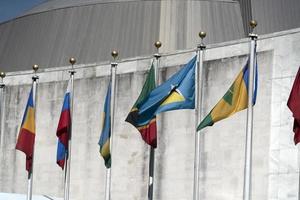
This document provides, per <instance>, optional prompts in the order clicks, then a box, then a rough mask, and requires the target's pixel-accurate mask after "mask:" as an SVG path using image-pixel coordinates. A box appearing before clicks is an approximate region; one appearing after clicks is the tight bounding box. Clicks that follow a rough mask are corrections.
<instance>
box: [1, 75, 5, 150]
mask: <svg viewBox="0 0 300 200" xmlns="http://www.w3.org/2000/svg"><path fill="white" fill-rule="evenodd" d="M5 76H6V74H5V73H4V72H0V78H1V81H0V149H1V148H2V147H3V140H4V110H5V109H4V106H5V95H4V94H5V84H4V82H3V79H4V78H5Z"/></svg>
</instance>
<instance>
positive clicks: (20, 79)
mask: <svg viewBox="0 0 300 200" xmlns="http://www.w3.org/2000/svg"><path fill="white" fill-rule="evenodd" d="M248 52H249V43H248V39H243V40H238V41H232V42H228V43H222V44H218V45H214V46H208V50H207V51H206V53H205V63H204V68H205V69H204V74H203V76H204V85H203V86H204V91H203V93H204V102H203V109H202V110H203V113H204V115H205V114H207V113H208V112H209V111H210V109H211V108H212V106H214V105H215V103H216V102H217V101H218V100H219V99H220V98H221V97H222V96H223V95H224V93H225V92H226V91H227V89H228V88H229V86H230V85H231V83H232V81H233V80H234V78H235V77H236V75H237V74H238V73H239V71H240V70H241V68H242V67H243V65H244V64H245V62H246V59H247V53H248ZM258 52H259V53H258V65H259V90H258V97H257V104H256V106H255V108H254V132H253V187H252V195H253V200H266V199H269V200H283V199H284V200H296V199H297V190H298V174H299V168H298V150H297V148H296V147H295V146H294V145H293V133H292V125H293V121H292V117H291V113H290V112H289V110H288V108H287V107H286V101H287V98H288V95H289V92H290V89H291V86H292V83H293V79H294V77H295V75H296V72H297V69H298V66H299V63H300V29H296V30H292V31H288V32H283V33H278V34H272V35H266V36H262V37H260V40H259V41H258ZM193 54H194V52H193V50H186V51H181V52H174V53H172V54H168V55H167V54H166V55H164V56H163V57H162V58H161V66H162V67H161V69H160V80H161V81H164V80H166V79H167V78H168V77H169V76H170V75H172V74H173V73H174V72H176V71H177V70H178V69H179V68H180V66H181V65H183V64H184V63H186V62H187V61H188V60H189V59H190V58H191V57H192V55H193ZM150 63H151V56H149V57H143V58H133V59H131V60H123V61H121V62H120V64H119V66H118V81H117V97H116V117H115V133H114V143H113V160H112V162H113V165H112V199H115V200H118V199H124V200H133V199H134V200H141V199H146V196H147V180H148V178H147V175H148V159H149V148H148V146H147V145H145V144H144V143H143V141H142V140H141V138H140V136H139V133H138V132H137V131H136V129H135V128H133V127H132V126H131V125H130V124H127V123H125V122H124V119H125V117H126V115H127V113H128V111H129V110H130V108H131V106H132V104H133V103H134V101H135V99H136V98H137V96H138V94H139V92H140V90H141V88H142V85H143V82H144V80H145V76H146V75H145V74H146V70H147V69H148V68H149V65H150ZM76 68H77V73H76V75H75V77H76V80H75V100H74V101H75V107H74V133H73V141H72V147H73V149H72V166H71V199H72V200H85V199H88V200H96V199H97V200H98V199H104V191H105V167H104V165H103V160H102V158H101V157H100V155H99V152H98V150H99V147H98V145H97V142H98V139H99V135H100V124H101V123H100V122H101V112H102V108H103V103H104V97H105V93H106V89H107V84H108V81H109V77H108V75H109V73H110V67H109V64H105V63H104V64H103V65H97V66H94V65H78V66H76ZM41 71H42V72H41V73H40V74H39V76H40V84H39V88H38V90H39V91H38V107H37V136H36V154H35V163H34V169H35V171H34V173H35V174H34V193H35V194H40V195H42V194H47V195H50V196H57V197H62V195H63V172H62V171H61V170H60V168H59V167H58V166H57V165H56V164H55V156H56V140H57V139H56V136H55V131H56V127H57V122H58V118H59V114H60V109H61V104H62V100H63V94H64V92H65V89H66V84H67V79H68V77H69V75H68V72H67V71H68V68H57V69H53V68H52V69H44V70H41ZM31 76H32V74H31V73H30V72H28V71H27V72H14V73H10V74H9V76H8V77H7V78H5V83H6V85H7V87H6V90H5V102H3V101H1V102H2V103H1V105H2V104H4V105H5V106H4V107H2V108H3V109H2V110H4V119H3V120H2V121H3V123H1V137H0V138H1V142H0V144H1V146H0V148H1V149H0V191H1V192H11V193H26V187H27V185H26V183H27V182H26V171H25V156H24V154H23V153H20V152H16V150H15V149H14V147H15V143H16V138H17V134H18V130H19V125H20V122H21V118H22V115H23V111H24V108H25V104H26V100H27V98H28V93H29V90H30V83H31ZM245 122H246V111H242V112H240V113H237V114H236V115H234V116H232V117H231V118H229V119H226V120H223V121H221V122H218V123H216V124H215V125H214V126H213V127H208V128H206V129H204V130H203V131H201V133H200V134H201V171H200V174H201V179H200V180H201V182H200V191H201V197H202V198H201V199H203V200H208V199H209V200H221V199H222V200H224V199H225V200H240V199H242V190H243V170H244V148H245V129H246V127H245ZM193 127H194V112H193V110H185V111H172V112H168V113H165V114H161V115H159V116H158V129H159V142H158V149H157V153H156V166H155V169H156V171H155V188H154V190H155V191H154V193H155V199H159V200H173V199H175V200H189V199H191V198H192V190H193V166H194V164H193V161H194V130H193Z"/></svg>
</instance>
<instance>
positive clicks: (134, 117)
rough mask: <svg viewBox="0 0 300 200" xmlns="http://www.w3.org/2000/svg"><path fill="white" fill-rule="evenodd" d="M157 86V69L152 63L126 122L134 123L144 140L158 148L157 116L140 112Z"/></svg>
mask: <svg viewBox="0 0 300 200" xmlns="http://www.w3.org/2000/svg"><path fill="white" fill-rule="evenodd" d="M154 88H155V71H154V66H153V64H152V66H151V68H150V70H149V73H148V76H147V78H146V81H145V83H144V86H143V89H142V91H141V93H140V95H139V97H138V99H137V100H136V102H135V104H134V105H133V107H132V109H131V110H130V112H129V114H128V116H127V118H126V120H125V121H126V122H129V123H130V124H132V125H133V126H134V127H135V128H136V129H138V131H139V132H140V134H141V136H142V138H143V140H144V141H145V142H146V143H147V144H149V145H150V146H152V147H153V148H156V146H157V129H156V116H155V115H154V116H151V118H150V119H149V116H148V114H147V113H143V114H139V109H140V106H141V105H143V103H144V101H145V100H147V97H148V96H149V94H150V93H151V91H152V90H153V89H154Z"/></svg>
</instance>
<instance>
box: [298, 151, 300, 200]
mask: <svg viewBox="0 0 300 200" xmlns="http://www.w3.org/2000/svg"><path fill="white" fill-rule="evenodd" d="M298 166H299V172H298V173H299V175H298V176H299V181H298V200H300V165H299V146H298Z"/></svg>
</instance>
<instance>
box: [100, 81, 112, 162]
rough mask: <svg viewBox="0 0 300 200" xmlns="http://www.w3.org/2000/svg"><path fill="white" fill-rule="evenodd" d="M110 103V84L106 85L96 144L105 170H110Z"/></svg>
mask: <svg viewBox="0 0 300 200" xmlns="http://www.w3.org/2000/svg"><path fill="white" fill-rule="evenodd" d="M110 101H111V83H109V85H108V89H107V93H106V98H105V103H104V111H103V117H102V131H101V136H100V140H99V142H98V144H99V146H100V154H101V155H102V157H103V159H104V163H105V166H106V168H110V166H111V155H110V134H111V133H110V127H111V119H110V117H111V116H110Z"/></svg>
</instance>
